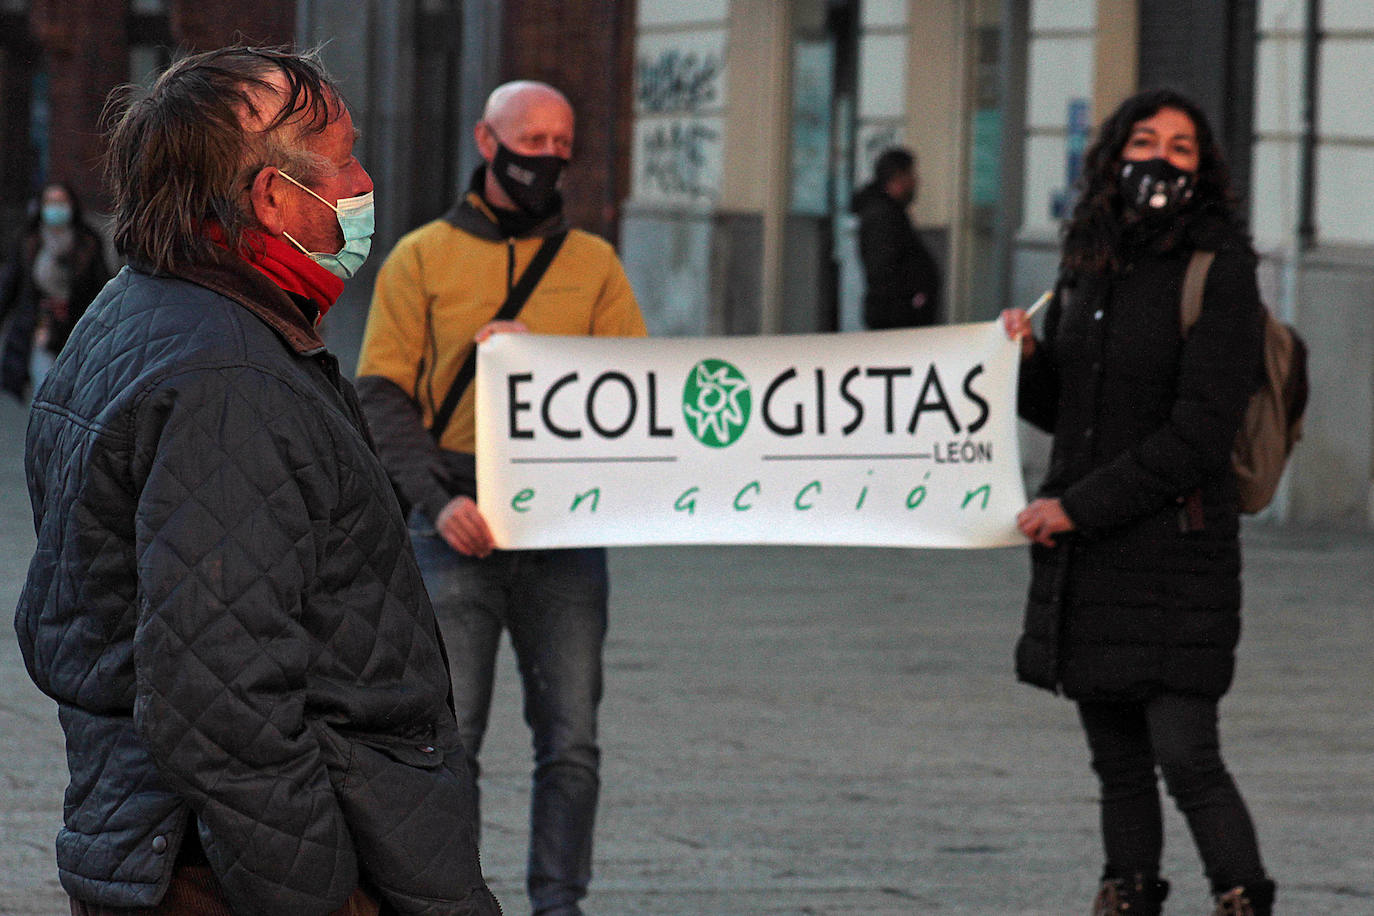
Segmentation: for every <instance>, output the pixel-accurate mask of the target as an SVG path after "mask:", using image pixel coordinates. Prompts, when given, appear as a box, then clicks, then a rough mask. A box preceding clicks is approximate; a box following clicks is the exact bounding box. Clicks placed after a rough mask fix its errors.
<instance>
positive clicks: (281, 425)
mask: <svg viewBox="0 0 1374 916" xmlns="http://www.w3.org/2000/svg"><path fill="white" fill-rule="evenodd" d="M186 276H187V278H189V279H181V278H176V277H169V276H153V275H150V274H148V273H144V272H140V271H138V270H134V269H130V268H126V269H124V270H123V271H122V272H121V273H120V274H119V275H118V276H117V277H116V278H115V279H114V280H112V281H110V283H109V284H108V285H107V286H106V287H105V289H104V291H103V292H102V293H101V294H100V296H99V297H98V298H97V299H96V301H95V302H94V303H93V304H92V306H91V308H90V309H89V310H88V311H87V313H86V315H85V316H84V317H83V318H82V320H81V321H80V322H79V323H78V325H77V327H76V329H75V331H74V332H73V334H72V338H71V340H70V341H69V342H68V345H67V347H66V348H65V349H64V350H63V352H62V354H61V356H60V357H59V358H58V361H57V363H56V365H55V366H54V368H53V370H52V372H51V373H50V374H49V375H48V377H47V380H46V382H45V383H44V384H43V385H42V386H41V388H40V390H39V392H38V396H37V398H36V399H35V402H34V405H33V412H32V416H31V420H30V426H29V436H28V448H27V457H26V460H27V472H28V481H29V487H30V493H31V496H32V500H33V507H34V520H35V524H36V527H37V532H38V549H37V552H36V554H35V556H34V559H33V562H32V564H31V566H30V569H29V575H28V580H27V582H26V584H25V587H24V591H23V594H22V597H21V599H20V603H19V609H18V613H17V616H16V628H17V630H18V634H19V641H20V644H21V647H22V649H23V653H24V658H25V661H26V663H27V665H28V669H29V673H30V674H31V676H32V677H33V679H34V681H35V682H36V683H37V684H38V686H39V687H40V688H41V689H42V690H43V691H44V692H45V693H47V694H48V695H49V696H51V697H52V698H53V699H55V700H56V701H57V703H58V712H59V716H60V719H61V723H62V727H63V729H64V730H65V732H66V737H67V755H68V765H69V768H70V772H71V784H70V786H69V787H68V789H67V796H66V805H65V826H64V827H63V829H62V830H61V831H60V833H59V835H58V839H57V857H58V865H59V870H60V875H61V880H62V885H63V887H64V888H66V889H67V891H68V892H69V893H70V894H72V895H73V896H75V897H77V898H79V899H82V900H85V901H88V902H92V903H101V904H106V905H110V906H118V907H143V906H150V905H152V904H154V903H155V902H156V901H158V900H159V899H160V898H161V896H162V894H163V892H164V891H165V889H166V887H167V883H168V881H169V880H170V876H171V872H172V868H173V864H174V862H175V860H176V859H177V854H178V849H179V848H180V847H181V846H182V844H183V840H184V834H185V831H186V829H187V827H188V824H198V827H199V831H198V837H199V840H200V841H201V843H202V845H203V847H204V851H205V855H206V857H207V858H208V859H209V862H210V864H211V866H212V867H213V869H214V871H215V872H216V874H217V875H218V877H219V879H220V881H221V883H222V885H223V887H224V890H225V893H226V894H227V896H228V899H229V901H230V903H231V905H232V906H233V908H234V911H235V912H236V913H244V914H283V916H286V914H291V916H300V914H312V913H313V914H324V913H329V912H331V911H332V910H334V909H335V908H336V907H338V906H340V905H341V904H342V903H343V901H344V899H345V898H346V897H348V896H349V894H350V893H351V892H352V891H353V890H354V889H355V888H357V887H358V886H359V885H360V884H362V885H364V886H366V887H368V888H369V889H370V890H371V891H372V892H373V893H375V894H379V895H380V896H381V897H382V898H383V899H384V900H385V902H386V904H387V906H388V907H389V908H390V910H389V911H392V912H397V913H416V914H418V913H426V914H441V913H442V914H455V913H494V912H496V905H495V901H494V900H493V899H492V898H491V897H490V894H489V892H488V891H487V890H486V889H485V886H484V885H483V884H482V879H481V875H480V870H479V868H478V865H477V858H476V848H475V842H476V841H475V831H474V826H475V825H474V810H475V805H474V798H473V787H472V783H471V778H470V775H469V774H468V772H467V770H466V767H465V765H464V763H463V756H462V753H461V751H460V745H459V742H458V739H457V729H456V726H455V723H454V719H453V714H452V712H451V711H450V708H449V705H448V693H449V675H448V671H447V666H446V664H445V661H444V656H443V650H442V647H441V645H440V642H439V637H438V633H437V630H436V626H435V621H434V616H433V611H432V610H431V607H430V603H429V600H428V598H427V597H426V594H425V590H424V587H423V585H422V584H421V580H420V574H419V571H418V569H417V568H416V565H415V561H414V558H413V556H412V554H411V552H410V548H409V544H408V540H407V536H406V531H405V526H404V523H403V521H402V519H401V516H400V512H399V509H398V507H397V504H396V500H395V497H394V495H393V493H392V490H391V487H390V485H389V484H388V481H387V478H386V475H385V473H383V471H382V468H381V466H380V464H379V463H378V462H377V460H376V458H375V457H374V455H373V453H372V449H371V447H370V443H369V441H368V438H367V434H366V429H365V426H364V424H363V422H362V419H361V414H360V413H359V410H358V407H357V403H356V399H355V398H354V396H353V392H352V389H351V387H350V386H349V385H348V383H347V382H346V381H344V380H343V379H342V378H340V376H339V373H338V368H337V365H336V362H335V360H334V358H333V357H332V356H331V355H330V354H329V353H327V352H326V351H325V349H324V346H323V343H322V342H321V341H320V339H319V338H318V337H317V336H316V334H315V330H314V328H313V326H312V325H311V323H310V322H309V321H308V320H307V319H306V316H305V315H304V314H303V313H302V311H301V308H300V307H299V306H298V305H297V304H296V303H295V302H293V301H292V300H291V299H289V298H288V297H287V295H286V294H285V293H283V292H281V291H280V290H279V289H278V288H277V287H275V286H273V285H272V284H271V283H269V282H268V281H267V280H266V278H264V277H263V276H262V275H261V274H259V273H258V272H257V271H255V270H253V269H252V268H250V267H248V266H246V265H244V264H242V263H241V262H237V261H228V260H226V263H224V264H221V265H215V266H210V267H203V268H197V269H196V270H194V271H190V272H187V274H186ZM191 814H194V815H195V817H194V819H192V818H191V817H190V815H191Z"/></svg>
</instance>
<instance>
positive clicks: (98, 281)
mask: <svg viewBox="0 0 1374 916" xmlns="http://www.w3.org/2000/svg"><path fill="white" fill-rule="evenodd" d="M28 216H29V219H28V224H27V225H26V227H25V229H24V231H23V232H22V233H21V234H20V235H19V238H18V239H17V242H16V244H15V247H14V249H13V250H12V251H11V252H10V253H9V261H8V263H7V264H5V267H6V268H7V269H6V270H5V271H0V273H4V274H7V275H8V277H9V282H6V283H0V391H4V392H6V393H8V394H10V395H12V396H13V397H14V398H15V399H16V400H18V401H20V402H21V403H27V402H28V400H29V397H30V396H31V395H32V393H33V392H34V391H36V390H37V388H38V385H39V384H40V383H41V382H42V381H43V378H44V377H45V376H46V375H47V373H48V370H49V369H51V368H52V365H53V362H54V360H56V359H57V354H58V353H60V352H61V350H62V348H63V346H65V344H66V341H67V337H68V335H70V334H71V332H72V328H74V327H75V326H76V322H77V319H79V318H80V317H81V315H82V313H84V312H85V311H86V307H87V306H88V305H89V304H90V303H91V300H93V299H94V298H95V297H96V294H97V293H99V292H100V288H101V287H102V286H104V285H105V281H106V280H108V279H109V278H110V270H109V267H108V266H107V265H106V263H105V244H104V241H103V240H102V239H101V238H100V236H99V235H98V234H97V233H96V232H95V230H93V229H91V227H89V226H87V225H86V222H85V220H84V219H82V214H81V202H80V200H79V199H78V198H77V196H76V192H75V190H73V189H72V187H71V186H70V185H68V184H67V183H66V182H62V181H53V182H49V183H48V184H47V185H46V186H45V187H44V188H43V191H42V193H41V194H40V195H39V196H38V197H37V198H35V199H34V200H33V201H32V202H31V203H30V205H29V214H28Z"/></svg>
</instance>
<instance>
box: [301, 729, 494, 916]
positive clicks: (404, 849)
mask: <svg viewBox="0 0 1374 916" xmlns="http://www.w3.org/2000/svg"><path fill="white" fill-rule="evenodd" d="M318 731H320V732H324V733H326V734H325V735H324V736H322V743H324V742H327V743H328V744H329V745H332V747H333V749H334V750H333V751H332V752H328V751H327V756H326V760H327V761H328V760H329V758H330V757H332V758H333V763H332V764H331V773H330V775H331V778H332V779H333V784H334V787H335V794H336V795H337V797H338V800H339V806H340V808H341V809H342V810H343V813H344V819H345V821H346V822H347V823H348V828H349V831H350V833H351V834H352V836H353V842H354V845H355V846H356V848H357V851H358V861H359V864H360V866H361V868H362V870H363V872H364V874H366V875H367V877H368V879H369V880H371V881H372V882H373V884H375V885H376V887H377V889H378V890H379V891H381V892H382V895H383V896H384V897H385V898H386V900H387V903H388V905H389V906H390V907H391V908H392V909H393V910H394V911H396V912H398V913H403V914H407V913H428V912H450V911H451V910H450V909H445V908H444V907H442V906H440V907H439V909H438V910H432V909H431V907H433V906H434V905H435V904H436V903H438V902H448V903H450V904H451V903H455V902H457V901H466V900H468V899H470V896H471V895H472V894H473V893H474V891H475V889H478V888H481V887H483V882H482V875H481V869H480V867H479V865H478V862H477V830H476V824H477V820H476V819H477V799H476V791H475V787H474V786H473V781H472V778H471V776H470V775H469V773H468V769H467V765H466V763H465V762H464V760H463V755H462V751H461V747H460V746H459V745H458V743H457V741H456V739H455V740H453V741H451V742H445V741H440V740H437V739H426V738H419V739H413V738H399V737H395V736H390V735H373V734H355V733H339V732H337V731H333V730H331V729H328V728H324V727H321V728H319V729H318ZM340 751H342V753H340ZM335 767H340V768H341V769H340V770H339V771H337V772H336V771H335V769H334V768H335Z"/></svg>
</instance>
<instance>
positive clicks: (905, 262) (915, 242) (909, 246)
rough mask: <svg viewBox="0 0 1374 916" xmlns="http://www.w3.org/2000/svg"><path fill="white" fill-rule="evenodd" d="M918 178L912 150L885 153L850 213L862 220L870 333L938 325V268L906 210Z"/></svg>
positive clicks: (866, 320) (861, 250)
mask: <svg viewBox="0 0 1374 916" xmlns="http://www.w3.org/2000/svg"><path fill="white" fill-rule="evenodd" d="M919 188H920V177H919V176H918V174H917V171H916V156H915V155H914V154H913V153H912V152H911V151H910V150H908V149H904V148H902V147H892V148H891V149H887V150H884V151H883V152H882V153H881V154H880V155H879V156H878V158H877V159H876V160H875V161H874V163H873V180H872V181H871V182H869V183H868V184H867V185H865V186H864V187H862V188H861V189H859V191H857V192H856V193H855V195H854V200H853V201H852V202H851V203H850V205H849V206H850V209H851V210H853V211H854V213H856V214H857V215H858V217H859V258H860V260H861V261H862V262H863V266H864V280H865V283H866V288H865V290H864V324H865V325H867V326H868V328H869V329H870V330H875V331H876V330H879V329H881V328H914V327H921V326H923V325H929V324H934V323H935V321H936V317H937V311H938V309H939V305H940V268H939V267H938V266H937V265H936V263H935V258H934V257H932V256H931V254H930V251H929V250H927V249H926V246H925V243H924V242H922V241H921V237H920V235H918V234H917V232H916V226H915V224H913V223H912V221H911V216H910V214H909V212H908V210H909V208H910V207H911V205H912V204H913V203H915V202H916V194H917V191H918V190H919Z"/></svg>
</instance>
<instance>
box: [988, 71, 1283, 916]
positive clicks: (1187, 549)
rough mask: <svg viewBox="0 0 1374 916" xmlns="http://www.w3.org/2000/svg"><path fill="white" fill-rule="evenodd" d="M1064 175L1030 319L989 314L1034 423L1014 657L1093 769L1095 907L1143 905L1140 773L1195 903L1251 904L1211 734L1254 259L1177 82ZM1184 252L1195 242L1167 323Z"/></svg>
mask: <svg viewBox="0 0 1374 916" xmlns="http://www.w3.org/2000/svg"><path fill="white" fill-rule="evenodd" d="M1083 182H1084V187H1083V192H1082V194H1081V196H1080V202H1079V203H1078V205H1077V206H1076V207H1075V210H1074V214H1073V218H1072V220H1071V221H1070V223H1069V225H1068V227H1067V230H1066V235H1065V243H1064V251H1063V259H1062V263H1061V273H1060V279H1059V282H1058V284H1057V287H1056V291H1055V296H1054V298H1053V299H1052V300H1051V302H1050V305H1049V308H1048V309H1047V312H1046V315H1045V323H1044V329H1043V334H1042V336H1041V337H1039V338H1038V339H1037V338H1036V337H1034V336H1033V335H1032V333H1031V327H1030V323H1029V321H1028V319H1027V315H1026V313H1025V312H1024V311H1021V310H1011V311H1008V312H1006V313H1004V314H1003V322H1004V325H1005V327H1006V329H1007V333H1008V334H1009V335H1010V336H1012V337H1013V338H1016V337H1019V338H1020V339H1021V342H1022V344H1021V345H1022V356H1023V360H1022V365H1021V388H1020V405H1019V407H1020V412H1021V414H1022V416H1023V417H1025V418H1026V419H1027V420H1029V421H1030V422H1032V423H1034V424H1035V425H1036V426H1039V427H1040V428H1042V429H1044V430H1046V431H1047V432H1051V433H1053V436H1054V440H1053V446H1052V449H1051V457H1050V467H1049V472H1048V474H1047V476H1046V478H1045V481H1044V483H1043V484H1042V485H1041V487H1040V490H1039V494H1038V496H1037V498H1035V499H1034V500H1033V501H1032V502H1031V503H1030V505H1029V506H1027V507H1026V509H1025V510H1023V511H1022V512H1021V513H1020V515H1019V516H1018V519H1017V521H1018V524H1019V526H1020V528H1021V530H1022V532H1023V533H1024V534H1025V535H1026V536H1027V537H1029V538H1030V539H1031V540H1032V541H1033V542H1034V544H1033V546H1032V548H1031V551H1032V578H1031V585H1030V597H1029V602H1028V605H1027V610H1026V622H1025V632H1024V634H1023V635H1022V637H1021V639H1020V641H1019V643H1018V644H1017V650H1016V668H1017V674H1018V676H1019V677H1020V678H1021V679H1022V680H1024V681H1027V682H1029V683H1031V684H1034V685H1036V686H1040V687H1044V688H1046V689H1049V690H1053V691H1056V692H1062V693H1063V694H1064V695H1066V696H1067V697H1069V698H1070V699H1072V700H1074V701H1076V702H1077V704H1078V710H1079V715H1080V719H1081V721H1082V724H1083V727H1084V730H1085V732H1086V735H1087V741H1088V746H1089V749H1090V751H1091V755H1092V765H1093V769H1094V771H1095V772H1096V774H1097V776H1098V779H1099V781H1100V783H1101V817H1102V832H1103V841H1104V847H1105V853H1106V865H1105V869H1104V876H1103V883H1102V886H1101V889H1100V891H1099V894H1098V898H1097V901H1096V903H1095V905H1094V906H1095V909H1094V910H1093V912H1094V913H1095V914H1102V916H1111V914H1125V913H1130V914H1132V916H1134V914H1155V913H1159V912H1160V905H1161V901H1162V900H1163V898H1164V896H1165V894H1166V893H1167V891H1168V884H1167V882H1165V881H1163V880H1162V879H1161V878H1160V877H1159V863H1160V854H1161V849H1162V845H1163V827H1162V820H1161V806H1160V799H1159V791H1158V786H1157V776H1156V769H1158V771H1159V772H1160V773H1162V775H1163V778H1164V782H1165V785H1166V787H1167V788H1168V791H1169V793H1170V794H1171V795H1172V796H1173V798H1174V801H1175V802H1176V804H1177V805H1178V808H1179V810H1180V811H1181V812H1182V813H1183V815H1184V818H1185V819H1186V820H1187V822H1188V826H1189V829H1190V831H1191V832H1192V834H1193V838H1194V841H1195V842H1196V845H1197V848H1198V852H1199V854H1200V856H1201V858H1202V862H1203V866H1204V870H1205V872H1206V874H1207V878H1208V879H1209V882H1210V884H1211V887H1212V890H1213V892H1214V894H1215V897H1216V901H1217V909H1216V912H1217V913H1219V914H1220V913H1225V914H1244V916H1252V914H1259V916H1266V914H1269V913H1270V912H1271V911H1272V906H1273V897H1274V884H1273V882H1272V881H1271V880H1270V879H1269V877H1268V875H1267V874H1266V873H1265V869H1264V866H1263V864H1262V862H1261V860H1260V853H1259V845H1258V841H1257V839H1256V834H1255V829H1254V826H1253V824H1252V822H1251V819H1250V815H1249V813H1248V811H1247V809H1246V806H1245V803H1244V801H1243V800H1242V798H1241V796H1240V794H1239V792H1238V790H1237V788H1236V786H1235V783H1234V781H1233V780H1232V778H1231V776H1230V774H1229V773H1228V772H1227V770H1226V767H1225V764H1224V763H1223V761H1222V758H1221V753H1220V747H1219V742H1218V729H1217V705H1218V702H1219V700H1220V698H1221V697H1222V695H1223V694H1225V693H1226V691H1227V689H1228V688H1229V687H1230V684H1231V678H1232V674H1233V671H1234V667H1235V646H1236V642H1237V640H1238V637H1239V634H1240V603H1241V583H1240V569H1241V557H1240V543H1239V519H1238V509H1237V505H1238V492H1237V484H1236V477H1235V473H1234V471H1233V470H1232V468H1231V463H1230V454H1231V445H1232V443H1233V441H1234V440H1235V437H1236V433H1237V430H1238V428H1239V426H1240V420H1241V416H1242V413H1243V412H1244V409H1245V405H1246V403H1247V402H1248V400H1249V397H1250V395H1251V393H1252V392H1253V391H1254V389H1255V387H1256V384H1257V382H1258V381H1259V378H1260V373H1261V371H1262V348H1263V330H1262V328H1263V325H1262V320H1263V319H1262V314H1263V313H1262V306H1261V305H1260V301H1259V293H1258V289H1257V286H1256V281H1255V266H1256V258H1255V255H1254V252H1253V250H1252V249H1251V247H1250V244H1249V241H1248V237H1247V236H1246V234H1245V233H1244V231H1243V229H1242V228H1241V224H1240V218H1239V216H1238V210H1237V206H1236V202H1235V198H1234V195H1233V192H1232V190H1231V186H1230V179H1229V173H1228V170H1227V167H1226V163H1225V160H1224V158H1223V154H1222V151H1221V149H1220V147H1219V146H1218V144H1217V142H1216V140H1215V139H1214V137H1213V134H1212V131H1211V128H1210V126H1209V125H1208V123H1207V119H1206V117H1205V116H1204V114H1203V112H1202V111H1201V110H1200V109H1199V108H1198V107H1197V106H1196V105H1195V104H1194V103H1193V102H1191V101H1190V100H1189V99H1187V98H1186V97H1184V96H1181V95H1179V94H1177V93H1174V92H1170V91H1167V90H1155V91H1150V92H1145V93H1141V94H1139V95H1137V96H1134V97H1132V98H1130V99H1128V100H1127V101H1126V102H1124V103H1123V104H1122V105H1121V106H1120V108H1118V109H1117V111H1116V112H1115V113H1114V114H1112V116H1111V117H1109V118H1108V119H1107V120H1106V121H1105V122H1104V123H1103V125H1102V127H1101V128H1100V131H1099V134H1098V137H1097V139H1096V141H1095V142H1094V144H1093V146H1092V148H1091V149H1090V150H1089V151H1088V154H1087V158H1086V160H1085V167H1084V179H1083ZM1195 250H1204V251H1213V252H1215V253H1216V257H1215V261H1214V262H1213V264H1212V266H1211V269H1210V271H1209V272H1208V274H1207V278H1206V284H1205V287H1204V292H1203V300H1202V302H1203V305H1202V314H1201V317H1200V318H1199V319H1198V321H1197V323H1196V324H1195V325H1194V326H1193V327H1192V329H1191V330H1190V331H1189V332H1188V334H1187V335H1186V338H1185V336H1184V335H1183V333H1182V331H1181V329H1180V295H1181V287H1182V282H1183V277H1184V273H1185V270H1186V268H1187V265H1188V262H1189V258H1190V256H1191V254H1192V253H1193V251H1195Z"/></svg>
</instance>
